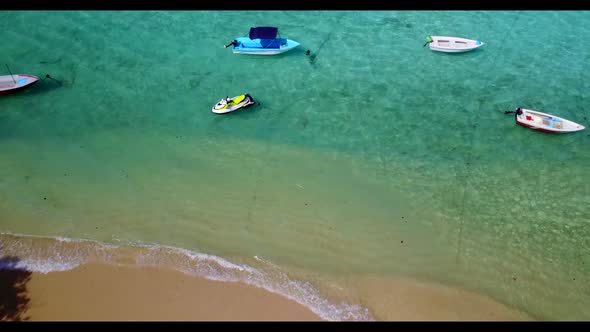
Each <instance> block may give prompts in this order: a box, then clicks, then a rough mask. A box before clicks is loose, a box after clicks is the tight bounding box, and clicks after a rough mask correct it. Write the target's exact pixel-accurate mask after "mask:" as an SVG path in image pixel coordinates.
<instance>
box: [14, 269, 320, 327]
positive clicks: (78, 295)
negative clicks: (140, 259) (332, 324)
mask: <svg viewBox="0 0 590 332" xmlns="http://www.w3.org/2000/svg"><path fill="white" fill-rule="evenodd" d="M27 290H28V296H29V298H30V302H29V309H28V311H27V312H26V314H27V316H29V317H30V319H29V320H31V321H58V320H65V321H88V320H100V321H102V320H114V321H145V320H147V321H167V320H177V321H178V320H180V321H317V320H320V318H319V317H318V316H317V315H315V314H314V313H313V312H311V311H310V310H309V309H307V308H306V307H304V306H302V305H300V304H298V303H296V302H294V301H291V300H289V299H287V298H285V297H283V296H281V295H278V294H274V293H272V292H269V291H267V290H264V289H261V288H257V287H254V286H250V285H246V284H242V283H235V282H219V281H212V280H208V279H204V278H200V277H195V276H190V275H186V274H184V273H181V272H177V271H173V270H168V269H162V268H155V267H122V266H115V265H106V264H89V265H83V266H81V267H78V268H76V269H74V270H70V271H64V272H50V273H48V274H41V273H33V274H32V278H31V280H30V282H29V283H28V285H27Z"/></svg>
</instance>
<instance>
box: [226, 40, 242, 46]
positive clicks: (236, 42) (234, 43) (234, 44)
mask: <svg viewBox="0 0 590 332" xmlns="http://www.w3.org/2000/svg"><path fill="white" fill-rule="evenodd" d="M238 44H239V43H238V41H237V40H235V39H234V40H232V41H231V43H229V44H227V45H225V46H224V47H225V48H228V47H230V46H231V45H233V46H234V47H238Z"/></svg>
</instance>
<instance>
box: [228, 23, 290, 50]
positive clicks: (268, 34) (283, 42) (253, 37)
mask: <svg viewBox="0 0 590 332" xmlns="http://www.w3.org/2000/svg"><path fill="white" fill-rule="evenodd" d="M278 32H279V29H278V28H276V27H255V28H254V27H253V28H250V34H249V35H248V37H240V38H236V39H234V40H232V42H231V43H229V44H227V45H225V47H226V48H227V47H230V46H233V52H234V53H235V54H258V55H275V54H281V53H285V52H287V51H290V50H292V49H294V48H295V47H297V46H299V45H300V43H298V42H296V41H294V40H291V39H286V38H277V35H278Z"/></svg>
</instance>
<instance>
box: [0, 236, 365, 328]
mask: <svg viewBox="0 0 590 332" xmlns="http://www.w3.org/2000/svg"><path fill="white" fill-rule="evenodd" d="M0 254H1V255H2V256H16V257H18V262H17V263H16V264H15V265H14V266H12V267H13V268H19V269H26V270H29V271H33V272H40V273H48V272H52V271H67V270H71V269H74V268H76V267H78V266H80V265H82V264H85V263H92V262H97V263H108V264H119V265H140V266H153V267H156V266H157V267H166V268H171V269H174V270H177V271H180V272H183V273H187V274H190V275H195V276H199V277H204V278H207V279H210V280H216V281H225V282H241V283H245V284H249V285H253V286H256V287H260V288H264V289H266V290H268V291H270V292H273V293H277V294H280V295H282V296H285V297H287V298H289V299H291V300H293V301H295V302H297V303H299V304H301V305H304V306H306V307H307V308H309V309H310V310H311V311H313V312H314V313H315V314H317V315H318V316H319V317H321V318H322V319H324V320H331V321H341V320H355V321H366V320H373V318H372V317H371V315H370V314H369V311H368V309H366V308H363V307H361V306H359V305H356V304H349V303H337V304H336V303H332V302H331V301H329V300H328V299H326V298H324V297H322V296H321V295H320V293H319V291H318V290H317V289H316V288H315V287H314V286H313V285H312V284H311V283H309V282H307V281H303V280H294V279H291V278H289V277H288V276H287V274H286V273H285V272H283V271H281V269H280V267H278V266H277V265H275V264H273V263H272V262H269V261H267V260H264V259H261V258H259V257H254V258H255V259H256V260H257V261H259V262H261V263H262V267H260V268H255V267H252V266H249V265H246V264H238V263H234V262H230V261H229V260H227V259H224V258H222V257H218V256H214V255H209V254H204V253H199V252H195V251H191V250H187V249H183V248H176V247H171V246H165V245H157V244H150V243H141V242H134V243H125V244H121V245H113V244H109V243H104V242H99V241H95V240H87V239H71V238H64V237H42V236H30V235H21V234H12V233H0ZM0 268H2V267H1V266H0Z"/></svg>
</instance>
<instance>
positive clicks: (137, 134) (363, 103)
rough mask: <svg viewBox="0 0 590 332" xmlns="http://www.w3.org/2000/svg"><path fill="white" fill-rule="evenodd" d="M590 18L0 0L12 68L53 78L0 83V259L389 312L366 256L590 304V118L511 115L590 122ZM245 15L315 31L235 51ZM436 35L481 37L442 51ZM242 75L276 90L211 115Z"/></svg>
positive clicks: (333, 309) (493, 291)
mask: <svg viewBox="0 0 590 332" xmlns="http://www.w3.org/2000/svg"><path fill="white" fill-rule="evenodd" d="M589 19H590V12H585V11H580V12H569V11H538V12H537V11H522V12H517V11H483V12H479V11H448V12H445V11H260V12H248V13H247V14H245V13H243V12H233V11H214V12H212V11H170V12H160V11H128V12H125V11H123V12H120V11H118V12H109V11H81V12H80V11H66V12H59V11H51V12H44V11H22V12H7V11H5V12H0V26H1V27H2V31H3V32H4V33H3V36H4V38H3V45H2V47H1V48H0V59H2V61H3V62H4V63H6V64H8V65H9V66H10V69H11V71H12V73H27V74H33V75H37V76H40V77H45V75H46V74H50V75H51V77H53V78H55V79H56V80H58V81H60V82H61V84H58V83H57V82H55V81H52V80H49V79H44V80H43V81H42V82H40V83H38V84H36V85H35V86H33V87H31V88H30V89H28V90H26V91H23V92H20V93H18V94H14V95H10V96H2V97H1V99H0V233H2V234H3V235H1V237H0V254H2V255H9V254H15V255H18V256H19V257H21V258H22V259H23V262H24V263H23V264H26V265H27V266H28V267H29V268H31V269H36V270H39V271H51V270H60V269H68V268H71V267H73V266H76V265H77V264H79V263H81V262H82V261H85V260H89V259H100V260H111V261H113V262H119V263H125V262H128V261H134V262H136V263H138V262H139V263H144V264H156V265H169V266H171V267H175V268H177V269H180V270H182V271H185V272H187V273H196V274H200V275H204V276H207V277H209V278H213V279H221V280H241V281H244V282H249V283H253V284H256V285H260V286H261V287H266V288H268V289H271V290H273V291H277V292H279V293H282V294H285V295H286V296H289V297H291V298H293V299H296V300H297V301H299V302H301V303H303V304H305V305H308V306H310V307H312V308H314V310H315V311H316V312H318V313H320V315H322V317H324V318H327V319H335V320H339V319H360V320H363V319H383V317H386V315H385V314H384V313H383V312H384V311H386V310H387V308H377V307H372V306H371V304H370V303H371V301H369V300H368V299H363V298H362V296H357V295H355V294H357V293H355V290H354V289H353V288H354V283H353V282H344V281H342V280H343V279H342V278H348V277H350V278H353V277H354V278H360V277H362V276H366V275H371V276H379V277H383V278H397V277H404V278H413V279H415V280H424V281H428V282H434V283H438V284H442V285H448V286H451V287H457V288H461V289H466V290H470V291H473V292H477V293H480V294H484V295H485V296H488V297H490V298H492V299H494V300H495V301H498V302H500V303H503V304H506V305H507V306H510V307H512V308H515V309H516V310H520V311H522V312H525V313H527V314H528V315H530V316H531V317H533V318H535V319H541V320H588V319H590V280H589V277H590V258H589V257H590V229H589V226H590V224H589V222H590V208H589V206H590V181H589V180H590V176H589V175H588V170H589V165H590V152H589V151H588V147H589V145H590V132H588V130H585V131H582V132H578V133H573V134H565V135H552V134H546V133H541V132H536V131H533V130H530V129H526V128H523V127H520V126H517V125H516V124H515V121H514V116H513V115H505V114H504V112H505V111H511V110H513V109H515V108H516V107H518V106H521V107H525V108H530V109H535V110H538V111H541V112H545V113H551V114H555V115H558V116H562V117H565V118H567V119H570V120H572V121H575V122H578V123H580V124H582V125H584V126H588V125H590V121H588V117H589V116H590V110H589V108H588V107H587V104H586V103H587V102H588V101H589V97H588V91H589V90H588V89H589V88H590V81H589V80H588V76H587V70H586V68H585V67H586V65H587V64H588V63H590V48H588V47H586V46H585V44H584V42H583V41H584V40H587V39H589V38H590V25H588V24H587V22H588V20H589ZM251 26H277V27H279V32H280V35H281V37H284V38H290V39H293V40H296V41H298V42H300V43H301V46H300V47H298V48H297V49H295V50H292V51H290V52H288V53H285V54H282V55H276V56H269V57H262V56H250V55H236V54H232V52H231V50H230V49H224V48H223V45H225V44H227V43H228V42H230V41H231V40H232V39H233V38H236V37H240V36H244V35H247V33H248V30H249V28H250V27H251ZM428 35H449V36H462V37H465V38H472V39H479V40H482V41H483V42H485V43H486V45H485V46H484V47H482V48H480V49H478V50H475V51H473V52H469V53H464V54H443V53H436V52H432V51H430V50H429V49H428V48H427V47H423V44H424V43H425V41H426V36H428ZM306 50H310V52H311V55H309V56H308V55H306V54H305V51H306ZM2 71H3V72H5V73H4V74H2V75H5V74H8V71H7V70H6V69H3V70H2ZM246 92H247V93H250V94H251V95H252V96H253V97H254V98H255V99H256V100H258V101H259V102H260V103H261V105H259V106H255V107H253V108H250V109H248V110H245V111H243V112H237V113H234V114H229V115H224V116H219V115H215V114H212V113H211V112H210V109H211V107H212V106H213V105H214V104H215V103H216V102H217V101H219V100H220V99H221V98H223V97H226V96H235V95H238V94H242V93H246ZM113 248H115V249H113ZM116 248H118V249H116ZM129 248H134V249H129ZM128 251H133V252H134V253H133V254H130V253H129V252H128ZM115 253H116V254H115ZM345 284H346V285H347V287H342V285H345Z"/></svg>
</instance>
